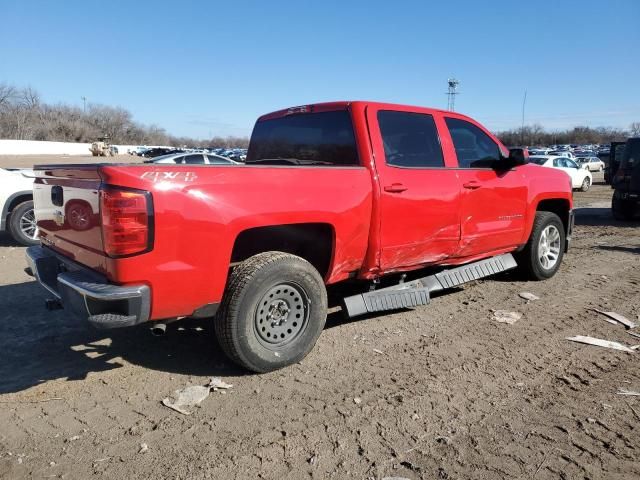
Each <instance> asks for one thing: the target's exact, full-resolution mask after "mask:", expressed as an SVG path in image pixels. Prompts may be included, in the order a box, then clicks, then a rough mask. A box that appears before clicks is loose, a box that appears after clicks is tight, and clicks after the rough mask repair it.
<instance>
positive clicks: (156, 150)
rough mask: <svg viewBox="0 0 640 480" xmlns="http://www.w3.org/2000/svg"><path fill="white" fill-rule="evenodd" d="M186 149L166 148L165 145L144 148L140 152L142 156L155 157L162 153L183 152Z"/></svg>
mask: <svg viewBox="0 0 640 480" xmlns="http://www.w3.org/2000/svg"><path fill="white" fill-rule="evenodd" d="M183 151H184V150H179V149H176V148H164V147H155V148H149V149H147V150H144V151H143V152H141V153H140V156H141V157H145V158H155V157H159V156H160V155H168V154H170V153H182V152H183Z"/></svg>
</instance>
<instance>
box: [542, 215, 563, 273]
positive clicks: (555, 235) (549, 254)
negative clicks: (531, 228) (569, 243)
mask: <svg viewBox="0 0 640 480" xmlns="http://www.w3.org/2000/svg"><path fill="white" fill-rule="evenodd" d="M559 256H560V232H559V231H558V228H557V227H556V226H555V225H549V226H547V227H546V228H545V229H544V230H543V231H542V234H541V235H540V240H539V241H538V259H539V260H540V265H542V268H544V269H545V270H551V269H552V268H553V267H555V266H556V264H557V263H558V258H559Z"/></svg>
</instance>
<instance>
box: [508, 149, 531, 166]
mask: <svg viewBox="0 0 640 480" xmlns="http://www.w3.org/2000/svg"><path fill="white" fill-rule="evenodd" d="M508 161H509V163H510V164H511V165H513V166H514V167H517V166H518V165H526V164H527V163H529V152H528V150H527V149H526V148H510V149H509V159H508Z"/></svg>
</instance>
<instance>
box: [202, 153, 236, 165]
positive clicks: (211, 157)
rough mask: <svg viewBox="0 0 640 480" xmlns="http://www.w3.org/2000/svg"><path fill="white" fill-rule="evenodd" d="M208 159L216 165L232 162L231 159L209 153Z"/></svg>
mask: <svg viewBox="0 0 640 480" xmlns="http://www.w3.org/2000/svg"><path fill="white" fill-rule="evenodd" d="M207 160H209V163H212V164H216V165H229V164H230V163H231V162H230V161H229V160H226V159H224V158H220V157H217V156H216V155H207Z"/></svg>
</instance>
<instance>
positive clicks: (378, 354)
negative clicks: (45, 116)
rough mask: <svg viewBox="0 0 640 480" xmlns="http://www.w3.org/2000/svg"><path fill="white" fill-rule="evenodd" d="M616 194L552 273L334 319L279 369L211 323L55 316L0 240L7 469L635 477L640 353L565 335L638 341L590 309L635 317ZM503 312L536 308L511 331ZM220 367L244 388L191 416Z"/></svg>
mask: <svg viewBox="0 0 640 480" xmlns="http://www.w3.org/2000/svg"><path fill="white" fill-rule="evenodd" d="M610 198H611V190H610V189H609V188H608V187H607V186H603V185H594V187H593V188H592V189H591V191H589V192H588V193H586V194H583V193H580V192H576V193H575V199H576V204H577V206H578V207H579V208H578V210H577V226H576V231H575V236H574V244H573V247H572V249H571V251H570V253H569V254H568V255H567V256H566V257H565V263H564V264H563V266H562V268H561V270H560V272H559V273H558V275H556V276H555V277H554V278H553V279H551V280H548V281H546V282H540V283H527V282H521V281H518V279H517V278H515V277H513V276H512V275H509V274H505V275H502V276H500V277H497V278H494V279H490V280H485V281H480V282H476V283H473V284H470V285H467V286H465V287H464V288H463V289H459V290H457V291H454V292H449V293H447V294H445V295H440V296H438V297H436V298H434V299H433V301H432V303H431V305H429V306H426V307H421V308H417V309H415V310H407V311H402V312H398V313H393V314H388V315H380V316H372V317H369V318H365V319H363V320H358V321H345V320H344V319H342V317H341V315H340V313H339V312H335V313H332V314H331V315H330V317H329V322H328V326H327V329H326V330H325V332H324V333H323V335H322V336H321V337H320V340H319V342H318V344H317V346H316V348H315V349H314V351H313V352H312V353H311V354H310V355H309V356H308V357H307V358H306V359H305V360H304V361H303V362H301V363H300V364H297V365H295V366H292V367H290V368H287V369H284V370H282V371H278V372H274V373H269V374H265V375H251V374H245V373H244V372H242V371H241V370H239V369H238V368H236V367H235V366H234V365H233V364H231V363H230V362H229V361H227V360H226V359H225V357H224V356H223V355H222V353H221V352H220V351H219V348H218V347H217V345H216V342H215V339H214V337H213V334H212V331H211V330H212V329H211V327H210V324H209V323H208V322H207V321H199V322H195V321H184V322H182V323H176V324H173V325H171V326H170V328H169V331H168V333H167V335H166V336H164V337H160V338H158V337H153V336H151V335H150V334H149V331H148V329H147V328H144V327H141V328H136V329H127V330H121V331H112V332H101V331H97V330H93V329H92V328H90V327H89V326H87V325H85V324H84V323H82V322H79V321H77V320H74V319H73V318H71V317H70V316H68V314H67V313H66V312H65V311H56V312H46V311H45V310H44V308H43V301H44V299H45V297H46V295H45V293H44V291H43V290H42V289H41V288H40V287H39V286H37V285H36V283H35V282H34V281H32V279H31V278H30V277H28V276H26V275H25V274H24V273H23V271H22V269H23V267H24V260H23V257H24V248H22V247H18V246H16V245H14V244H13V243H12V242H11V241H10V239H9V238H8V237H6V236H5V237H1V238H0V272H1V273H0V305H1V306H2V310H1V313H0V352H2V353H1V354H0V359H1V361H0V426H1V428H0V477H1V478H25V477H26V478H77V479H86V478H89V477H91V476H102V477H103V478H110V479H111V478H113V479H129V478H142V477H147V478H176V479H186V478H189V479H200V478H224V479H231V478H235V479H246V478H278V479H299V478H318V479H322V478H363V479H364V478H374V479H380V478H383V477H387V476H391V477H393V476H395V477H405V478H409V479H418V478H421V479H422V478H424V479H465V478H478V479H496V478H536V479H552V478H563V479H565V478H566V479H574V478H588V479H600V478H602V479H630V478H638V477H639V476H640V462H639V461H638V460H639V459H640V453H639V452H640V437H639V436H638V433H639V431H640V397H637V396H623V395H618V394H616V392H617V391H618V389H619V388H625V389H629V390H636V391H640V368H639V363H638V356H637V355H634V354H628V353H624V352H619V351H614V350H608V349H603V348H598V347H591V346H587V345H580V344H576V343H572V342H569V341H566V340H565V337H567V336H572V335H591V336H595V337H599V338H606V339H609V340H616V341H620V342H623V343H625V344H627V345H633V344H634V343H640V339H636V338H634V337H632V336H630V335H628V334H627V333H626V332H625V330H624V328H623V327H621V326H614V325H611V324H609V323H607V322H605V321H604V320H603V318H602V317H601V316H599V315H598V314H597V313H595V312H593V311H591V310H589V309H590V308H593V307H596V308H601V309H604V310H612V311H616V312H618V313H620V314H623V315H625V316H627V318H630V319H634V320H635V319H637V318H638V314H640V293H639V292H640V268H638V267H640V241H639V238H638V233H639V231H640V230H639V229H638V227H639V226H640V224H638V223H628V224H624V223H619V222H616V221H614V220H613V219H612V218H611V215H610V212H609V209H608V205H609V202H610ZM524 291H527V292H532V293H535V294H536V295H538V296H539V297H541V298H540V300H538V301H533V302H527V301H525V300H523V299H521V298H520V297H519V296H518V293H520V292H524ZM333 293H334V295H339V293H340V292H339V291H334V292H333ZM492 309H504V310H510V311H516V312H519V313H521V314H522V315H523V316H522V319H521V320H519V321H518V322H517V323H515V324H513V325H508V324H504V323H497V322H495V321H494V320H492V318H491V316H492V315H491V310H492ZM211 376H220V377H222V378H223V379H224V380H225V381H226V382H229V383H231V384H233V385H234V386H233V388H232V389H230V390H229V391H228V392H226V394H225V393H222V392H213V393H212V394H211V395H210V396H209V397H208V398H207V399H206V400H204V402H203V403H202V404H201V406H200V408H196V409H195V410H194V412H193V414H192V415H190V416H184V415H181V414H179V413H177V412H174V411H172V410H170V409H168V408H166V407H165V406H163V405H162V404H161V400H162V399H163V398H164V397H166V396H167V395H169V394H171V393H172V392H173V390H175V389H178V388H182V387H185V386H188V385H203V384H205V383H207V382H208V380H209V379H210V377H211ZM143 444H144V445H146V449H145V448H143V447H142V445H143Z"/></svg>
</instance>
